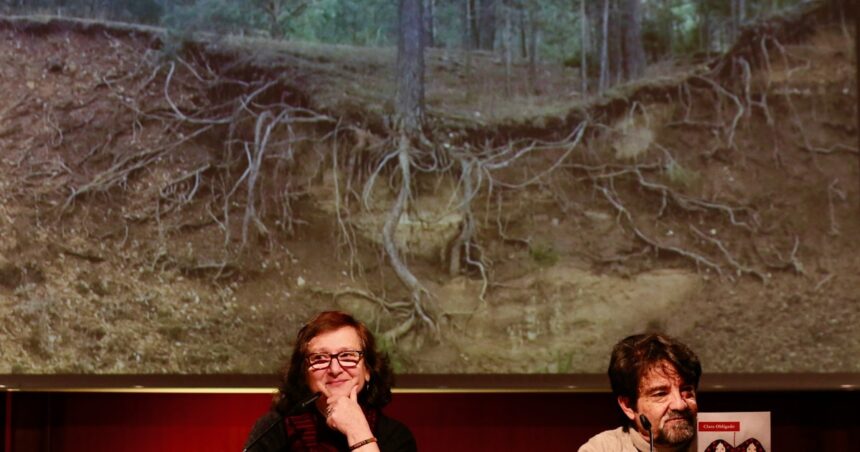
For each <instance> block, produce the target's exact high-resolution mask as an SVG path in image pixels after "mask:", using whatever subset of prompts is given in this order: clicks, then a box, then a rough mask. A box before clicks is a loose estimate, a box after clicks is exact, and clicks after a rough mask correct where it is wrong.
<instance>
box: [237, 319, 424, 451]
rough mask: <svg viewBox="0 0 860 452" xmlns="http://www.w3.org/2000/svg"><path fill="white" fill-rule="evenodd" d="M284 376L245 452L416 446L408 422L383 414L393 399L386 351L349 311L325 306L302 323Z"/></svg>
mask: <svg viewBox="0 0 860 452" xmlns="http://www.w3.org/2000/svg"><path fill="white" fill-rule="evenodd" d="M281 375H282V376H283V377H282V379H281V384H280V387H279V388H278V394H277V395H276V396H275V400H274V401H273V403H272V410H271V411H270V412H269V413H268V414H266V415H265V416H263V417H262V418H260V419H259V420H258V421H257V423H256V424H255V425H254V428H253V430H252V431H251V434H250V435H249V436H248V441H247V443H246V445H245V450H246V451H249V452H250V451H254V452H262V451H291V452H292V451H358V452H375V451H383V452H388V451H392V452H401V451H402V452H409V451H415V450H417V447H416V445H415V439H414V438H413V436H412V433H411V432H410V431H409V429H408V428H406V426H404V425H403V424H401V423H400V422H397V421H396V420H394V419H391V418H389V417H386V416H385V415H383V414H382V411H381V409H382V407H383V406H385V405H386V404H388V402H389V401H390V400H391V384H392V380H393V375H392V373H391V369H390V368H389V366H388V358H387V357H386V356H385V355H384V354H382V353H380V352H378V351H377V350H376V343H375V341H374V339H373V335H372V334H371V332H370V330H368V329H367V327H366V326H365V325H364V324H363V323H361V322H359V321H358V320H356V319H355V318H353V317H352V316H350V315H349V314H345V313H343V312H337V311H327V312H323V313H321V314H319V315H317V316H316V317H315V318H314V319H313V320H311V321H310V322H308V324H307V325H305V326H304V327H302V329H301V330H299V334H298V336H297V338H296V344H295V347H294V349H293V355H292V357H291V358H290V360H289V362H288V363H287V364H286V366H285V369H284V371H283V372H282V373H281Z"/></svg>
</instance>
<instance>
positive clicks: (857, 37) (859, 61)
mask: <svg viewBox="0 0 860 452" xmlns="http://www.w3.org/2000/svg"><path fill="white" fill-rule="evenodd" d="M855 3H856V0H855ZM853 9H854V72H855V73H856V75H855V77H854V78H855V80H856V82H857V91H855V92H854V93H855V99H856V102H857V107H858V108H860V8H857V7H856V5H855V8H853ZM857 130H860V115H858V116H857ZM857 138H858V139H857V144H858V149H860V134H857ZM857 158H858V163H860V154H858V155H857Z"/></svg>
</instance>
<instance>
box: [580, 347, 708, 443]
mask: <svg viewBox="0 0 860 452" xmlns="http://www.w3.org/2000/svg"><path fill="white" fill-rule="evenodd" d="M608 373H609V381H610V383H611V384H612V393H613V394H614V395H615V398H616V400H617V401H618V407H619V408H620V409H621V414H622V419H623V426H621V427H619V428H617V429H615V430H608V431H605V432H603V433H600V434H598V435H596V436H594V437H592V438H591V439H590V440H588V442H587V443H585V444H583V445H582V447H580V448H579V452H648V451H650V450H651V443H650V440H651V439H652V437H653V450H655V451H695V450H696V414H697V413H698V411H699V409H698V406H697V405H696V389H697V388H698V386H699V377H701V375H702V365H701V363H700V362H699V358H698V357H697V356H696V354H695V353H693V351H692V350H690V349H689V348H688V347H687V346H686V345H684V344H682V343H680V342H678V341H677V340H675V339H673V338H671V337H668V336H665V335H662V334H637V335H634V336H630V337H627V338H625V339H624V340H622V341H621V342H619V343H618V344H616V345H615V347H614V348H613V349H612V356H611V358H610V360H609V372H608Z"/></svg>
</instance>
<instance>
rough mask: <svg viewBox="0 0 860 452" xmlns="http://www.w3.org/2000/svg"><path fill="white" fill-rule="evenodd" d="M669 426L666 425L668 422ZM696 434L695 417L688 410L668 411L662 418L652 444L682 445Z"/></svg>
mask: <svg viewBox="0 0 860 452" xmlns="http://www.w3.org/2000/svg"><path fill="white" fill-rule="evenodd" d="M670 419H671V420H672V422H671V424H670V425H668V426H667V425H666V423H667V422H668V421H669V420H670ZM675 419H681V420H675ZM695 434H696V415H695V414H693V412H692V411H690V410H684V411H670V412H668V413H666V416H664V417H663V419H662V423H661V425H660V431H659V432H658V434H657V437H656V438H654V442H657V443H661V444H682V443H685V442H687V441H689V440H690V439H692V438H693V435H695Z"/></svg>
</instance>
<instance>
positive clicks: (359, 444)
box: [349, 436, 376, 450]
mask: <svg viewBox="0 0 860 452" xmlns="http://www.w3.org/2000/svg"><path fill="white" fill-rule="evenodd" d="M375 442H376V438H374V437H372V436H371V437H370V438H367V439H366V440H364V441H359V442H357V443H355V444H353V445H352V446H349V450H356V449H358V448H359V447H361V446H364V445H367V444H370V443H375Z"/></svg>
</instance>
